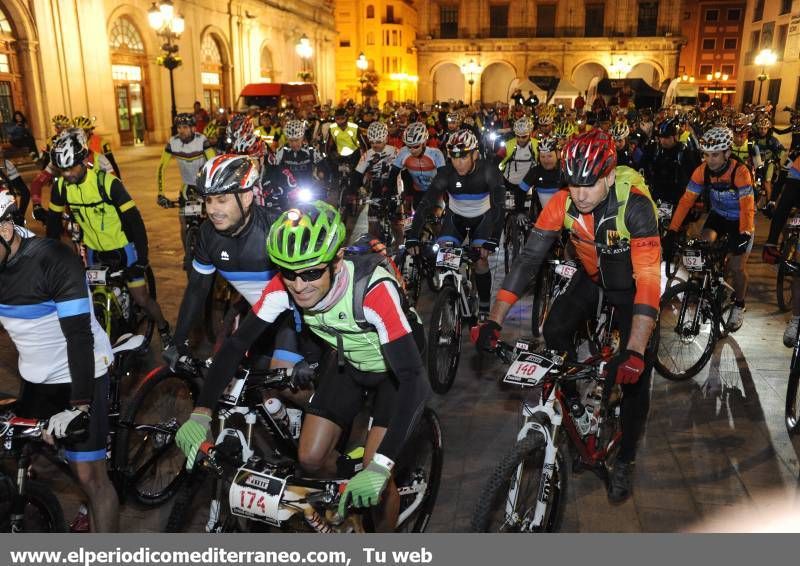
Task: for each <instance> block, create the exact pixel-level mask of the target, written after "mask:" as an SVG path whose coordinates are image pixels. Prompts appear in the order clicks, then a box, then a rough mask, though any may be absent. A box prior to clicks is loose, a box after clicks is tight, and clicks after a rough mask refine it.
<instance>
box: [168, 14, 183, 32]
mask: <svg viewBox="0 0 800 566" xmlns="http://www.w3.org/2000/svg"><path fill="white" fill-rule="evenodd" d="M169 27H170V30H172V33H174V34H175V35H180V34H182V33H183V31H184V30H185V29H186V20H184V19H183V16H175V17H174V18H173V19H172V21H171V22H170V23H169Z"/></svg>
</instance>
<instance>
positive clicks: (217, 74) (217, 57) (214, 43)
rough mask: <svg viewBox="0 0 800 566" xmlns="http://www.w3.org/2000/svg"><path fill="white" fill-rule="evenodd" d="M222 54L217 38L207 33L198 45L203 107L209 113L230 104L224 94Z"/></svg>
mask: <svg viewBox="0 0 800 566" xmlns="http://www.w3.org/2000/svg"><path fill="white" fill-rule="evenodd" d="M222 53H223V49H222V46H221V45H220V42H219V40H218V39H217V37H216V36H215V35H214V34H212V33H207V34H206V35H205V37H204V38H203V43H202V44H201V45H200V56H201V68H200V69H201V70H200V78H201V82H202V83H203V107H204V108H205V109H206V110H207V111H208V112H209V113H212V112H216V111H217V110H218V109H219V108H224V107H226V106H228V105H229V104H230V100H229V97H228V96H227V92H226V87H227V85H228V80H227V78H228V77H227V68H226V65H225V61H224V59H223V55H222Z"/></svg>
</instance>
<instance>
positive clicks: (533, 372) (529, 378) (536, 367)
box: [503, 352, 554, 387]
mask: <svg viewBox="0 0 800 566" xmlns="http://www.w3.org/2000/svg"><path fill="white" fill-rule="evenodd" d="M553 365H554V364H553V361H552V360H550V359H549V358H545V357H544V356H540V355H539V354H527V353H524V352H523V353H520V354H518V355H517V359H516V360H514V361H513V363H512V364H511V366H510V367H509V368H508V371H507V372H506V375H505V377H504V378H503V383H509V384H511V385H520V386H522V387H533V386H534V385H536V384H537V383H539V382H540V381H541V380H542V378H543V377H544V376H545V375H547V372H548V371H549V370H550V368H552V367H553Z"/></svg>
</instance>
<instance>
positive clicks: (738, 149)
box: [731, 140, 761, 167]
mask: <svg viewBox="0 0 800 566" xmlns="http://www.w3.org/2000/svg"><path fill="white" fill-rule="evenodd" d="M731 153H733V155H734V156H735V157H736V158H737V159H738V160H739V161H741V162H742V163H747V164H748V165H750V166H751V167H760V166H761V151H760V150H759V149H758V145H756V144H755V143H753V142H752V141H750V140H745V141H744V143H743V144H742V145H736V143H735V142H734V143H732V144H731Z"/></svg>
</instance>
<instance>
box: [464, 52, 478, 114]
mask: <svg viewBox="0 0 800 566" xmlns="http://www.w3.org/2000/svg"><path fill="white" fill-rule="evenodd" d="M482 72H483V67H481V64H480V63H476V62H475V59H470V60H469V63H464V64H463V65H461V73H462V74H463V75H464V76H465V77H467V82H468V83H469V104H470V106H472V85H474V84H475V75H480V74H481V73H482Z"/></svg>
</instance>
